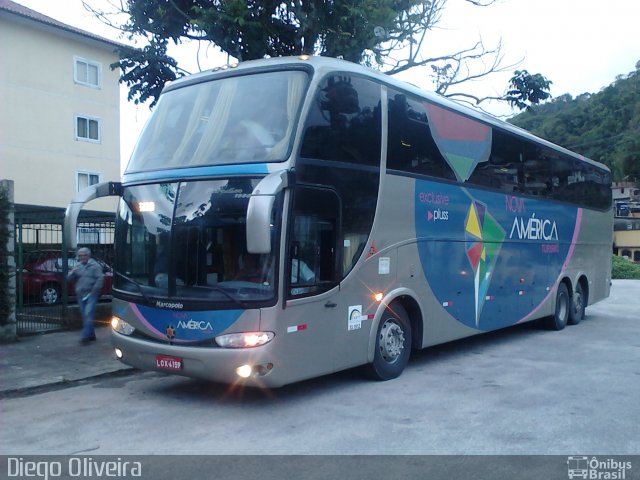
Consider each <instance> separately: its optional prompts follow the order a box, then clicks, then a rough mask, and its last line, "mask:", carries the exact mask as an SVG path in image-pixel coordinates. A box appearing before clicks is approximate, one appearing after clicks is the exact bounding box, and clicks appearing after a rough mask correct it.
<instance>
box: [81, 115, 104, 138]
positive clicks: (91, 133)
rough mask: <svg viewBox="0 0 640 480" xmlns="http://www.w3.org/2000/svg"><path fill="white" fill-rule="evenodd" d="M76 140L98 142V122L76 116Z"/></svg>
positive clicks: (93, 119)
mask: <svg viewBox="0 0 640 480" xmlns="http://www.w3.org/2000/svg"><path fill="white" fill-rule="evenodd" d="M76 140H88V141H93V142H99V141H100V120H99V119H97V118H90V117H83V116H80V115H78V116H76Z"/></svg>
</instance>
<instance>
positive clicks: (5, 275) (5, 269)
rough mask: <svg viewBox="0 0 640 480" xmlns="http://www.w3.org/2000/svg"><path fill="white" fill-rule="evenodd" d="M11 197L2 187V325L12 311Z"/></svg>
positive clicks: (0, 304)
mask: <svg viewBox="0 0 640 480" xmlns="http://www.w3.org/2000/svg"><path fill="white" fill-rule="evenodd" d="M10 206H11V205H10V203H9V198H8V196H7V192H6V191H5V189H4V188H2V187H0V325H6V324H7V322H8V318H9V313H10V312H11V304H10V303H9V281H10V276H9V254H8V252H7V243H8V242H9V238H10V235H11V232H10V229H9V209H10Z"/></svg>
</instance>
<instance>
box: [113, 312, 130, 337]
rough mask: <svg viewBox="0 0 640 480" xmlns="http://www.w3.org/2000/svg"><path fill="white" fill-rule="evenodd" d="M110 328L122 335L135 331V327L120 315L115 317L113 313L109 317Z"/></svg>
mask: <svg viewBox="0 0 640 480" xmlns="http://www.w3.org/2000/svg"><path fill="white" fill-rule="evenodd" d="M111 328H113V330H114V331H116V332H118V333H121V334H123V335H131V334H132V333H133V332H134V331H135V328H133V327H132V326H131V325H129V324H128V323H127V322H125V321H124V320H123V319H121V318H120V317H116V316H115V315H114V316H113V317H111Z"/></svg>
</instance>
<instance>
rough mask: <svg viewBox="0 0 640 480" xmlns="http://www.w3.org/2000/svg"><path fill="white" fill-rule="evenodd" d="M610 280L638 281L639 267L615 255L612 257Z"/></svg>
mask: <svg viewBox="0 0 640 480" xmlns="http://www.w3.org/2000/svg"><path fill="white" fill-rule="evenodd" d="M611 278H617V279H626V280H629V279H640V265H637V264H635V263H633V262H632V261H630V260H627V259H626V258H624V257H619V256H617V255H614V256H613V265H612V273H611Z"/></svg>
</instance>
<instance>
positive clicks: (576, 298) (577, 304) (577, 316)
mask: <svg viewBox="0 0 640 480" xmlns="http://www.w3.org/2000/svg"><path fill="white" fill-rule="evenodd" d="M586 303H587V297H586V295H585V294H584V289H583V288H582V284H581V283H580V282H578V283H577V284H576V291H575V292H573V297H572V298H571V308H570V309H569V325H577V324H579V323H580V320H582V319H583V318H584V310H585V308H586V307H587V305H586Z"/></svg>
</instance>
